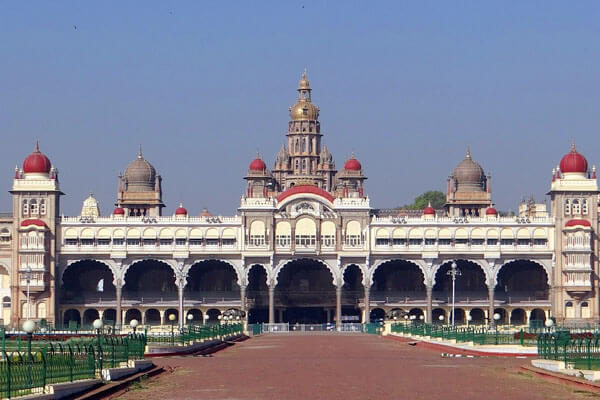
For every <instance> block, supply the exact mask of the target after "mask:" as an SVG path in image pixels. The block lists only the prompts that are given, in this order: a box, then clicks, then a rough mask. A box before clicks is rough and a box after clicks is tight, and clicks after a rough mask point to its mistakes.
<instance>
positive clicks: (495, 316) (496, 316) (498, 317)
mask: <svg viewBox="0 0 600 400" xmlns="http://www.w3.org/2000/svg"><path fill="white" fill-rule="evenodd" d="M500 318H502V316H501V315H500V314H498V313H494V328H496V344H498V321H499V320H500Z"/></svg>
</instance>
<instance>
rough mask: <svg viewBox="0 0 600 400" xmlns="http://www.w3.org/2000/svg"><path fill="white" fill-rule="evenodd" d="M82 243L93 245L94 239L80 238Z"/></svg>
mask: <svg viewBox="0 0 600 400" xmlns="http://www.w3.org/2000/svg"><path fill="white" fill-rule="evenodd" d="M80 243H81V245H82V246H93V245H94V239H80Z"/></svg>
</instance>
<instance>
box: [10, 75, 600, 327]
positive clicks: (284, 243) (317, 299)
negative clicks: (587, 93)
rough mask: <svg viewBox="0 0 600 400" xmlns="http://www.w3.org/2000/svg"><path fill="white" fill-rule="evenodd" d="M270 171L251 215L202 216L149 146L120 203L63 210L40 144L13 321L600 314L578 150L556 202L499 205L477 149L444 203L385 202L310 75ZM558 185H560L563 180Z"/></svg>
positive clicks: (260, 175)
mask: <svg viewBox="0 0 600 400" xmlns="http://www.w3.org/2000/svg"><path fill="white" fill-rule="evenodd" d="M286 136H287V140H286V142H287V144H286V145H284V146H283V147H282V148H281V150H280V151H279V153H278V154H277V156H276V158H275V162H274V165H273V168H272V169H269V168H268V167H267V165H266V164H265V162H264V161H263V160H262V159H261V158H260V157H257V158H256V159H254V160H252V161H251V162H250V165H249V168H248V172H247V174H246V176H245V177H244V179H245V181H246V187H245V190H243V196H242V197H241V202H240V206H239V208H238V214H237V215H234V216H220V215H211V214H210V213H209V212H208V211H206V210H205V211H203V212H202V213H201V214H200V215H198V216H192V215H189V214H188V212H187V210H186V209H185V208H184V207H183V205H180V206H179V207H177V208H172V209H169V208H168V207H166V206H165V204H164V203H163V200H162V187H161V176H160V175H159V174H158V172H157V171H156V170H155V168H154V167H153V166H152V164H151V163H150V162H148V161H147V160H146V159H145V158H144V156H143V154H142V152H141V150H140V152H139V154H138V155H137V157H136V158H135V160H133V161H132V162H131V163H130V164H129V166H128V167H127V169H126V170H125V172H124V173H123V174H121V175H120V176H119V181H118V182H119V184H118V189H117V196H116V202H115V206H116V207H115V208H114V210H113V212H112V213H111V214H110V215H105V216H103V215H101V213H100V210H99V207H98V203H97V202H96V200H95V199H94V198H93V196H91V195H90V197H88V198H87V199H85V201H84V202H83V207H82V210H81V213H80V215H77V216H62V215H61V212H60V198H61V196H62V195H63V193H62V192H61V190H60V184H59V179H58V172H57V170H56V169H55V168H54V166H53V164H52V163H51V162H50V160H49V159H48V157H46V156H45V155H44V154H42V153H41V152H40V150H39V148H38V147H37V145H36V148H35V151H34V152H33V153H32V154H30V155H29V156H27V157H26V158H25V161H24V162H23V165H22V166H21V167H17V168H15V171H14V180H13V185H12V188H11V190H10V193H11V194H12V196H13V210H12V213H7V214H1V215H0V267H1V268H0V292H1V293H0V297H2V303H1V307H0V310H1V316H2V318H3V321H4V324H6V325H11V326H20V324H21V323H22V322H23V321H24V320H26V319H35V320H46V321H47V322H49V323H54V324H56V325H62V324H68V323H69V322H70V321H75V322H77V323H79V324H83V325H85V324H90V323H91V322H92V321H93V320H95V319H96V318H99V317H101V318H104V319H105V320H107V321H114V322H115V323H116V324H117V325H120V324H126V323H129V321H130V320H131V319H134V318H135V319H138V320H139V321H141V322H142V323H143V324H147V325H152V324H160V323H163V322H165V321H166V320H167V316H168V315H170V314H175V315H176V316H177V318H178V321H179V323H180V324H181V325H183V324H184V323H185V321H186V320H187V319H188V315H191V317H190V318H192V319H193V320H196V321H200V320H209V321H211V320H216V319H217V316H218V315H219V314H220V313H222V312H224V311H225V310H228V309H232V308H233V309H239V310H243V311H246V312H247V315H248V321H249V322H291V323H295V322H301V323H302V322H326V321H328V322H333V321H353V322H358V321H369V320H370V319H373V318H382V317H384V315H385V314H386V313H387V312H389V311H391V310H403V311H405V312H407V313H410V314H413V315H416V316H417V317H420V316H421V315H422V316H423V319H424V320H427V321H432V320H433V321H436V320H438V319H439V318H440V316H443V318H444V319H448V318H451V316H450V312H451V310H452V287H453V285H452V276H451V273H450V270H451V265H452V263H453V262H456V265H457V267H458V270H459V271H460V275H458V276H456V286H455V296H456V297H455V304H456V315H455V316H454V317H455V319H456V321H458V322H467V321H468V322H470V323H486V322H487V321H489V320H490V319H491V316H492V315H494V314H496V313H497V314H499V315H500V318H501V319H500V322H505V323H509V322H510V323H514V324H526V323H528V322H530V321H531V320H540V321H541V320H545V319H546V318H549V317H554V318H556V319H557V320H558V321H560V322H573V323H577V322H591V321H594V322H597V321H598V320H599V318H600V302H599V295H598V289H597V288H596V287H597V286H598V238H597V232H598V208H599V197H598V194H599V192H598V186H597V182H596V172H595V168H591V169H590V168H588V163H587V161H586V159H585V158H584V156H583V155H581V154H580V153H578V152H577V151H576V149H575V146H574V145H573V146H572V148H571V150H570V151H569V152H568V153H567V154H566V155H565V156H564V157H563V158H562V159H561V160H560V163H559V166H558V167H556V168H555V169H554V170H552V174H551V176H550V175H549V182H550V185H549V186H550V187H549V195H550V199H551V207H550V210H549V211H548V210H547V209H546V205H545V204H535V202H532V201H531V202H523V203H522V204H521V205H520V207H519V213H518V215H514V216H500V215H499V213H498V212H497V211H496V209H495V208H494V207H493V202H492V189H491V177H490V176H489V175H487V174H486V173H484V170H483V168H482V167H481V166H480V165H479V164H478V163H477V162H475V160H474V159H473V157H472V155H471V153H470V152H469V150H467V152H466V155H465V158H464V159H463V160H462V161H460V163H459V164H458V165H457V167H456V168H455V169H454V171H453V172H452V173H451V174H450V176H449V177H448V184H447V188H446V204H445V206H444V208H443V209H439V210H435V209H433V208H432V207H430V206H428V207H426V208H425V209H424V210H420V211H418V212H414V211H410V212H409V211H402V210H396V209H388V210H386V209H375V208H373V207H372V206H371V200H370V199H369V197H368V196H367V195H366V190H365V181H366V179H367V177H366V176H365V174H364V170H363V167H362V164H361V163H360V162H359V160H358V159H356V158H355V156H354V155H353V156H352V157H351V158H349V159H348V160H346V161H345V162H344V164H343V167H342V168H341V169H337V168H336V164H335V162H334V158H333V156H332V154H331V153H330V152H329V150H328V149H327V147H326V146H324V145H322V137H323V133H322V131H321V125H320V122H319V108H318V107H317V106H316V105H315V104H314V103H313V102H312V93H311V88H310V84H309V81H308V79H307V77H306V74H303V76H302V79H301V80H300V84H299V87H298V98H297V100H296V103H295V104H294V105H293V106H292V107H290V121H289V124H288V131H287V135H286ZM550 178H551V179H550Z"/></svg>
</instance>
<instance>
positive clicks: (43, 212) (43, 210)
mask: <svg viewBox="0 0 600 400" xmlns="http://www.w3.org/2000/svg"><path fill="white" fill-rule="evenodd" d="M40 215H46V200H44V199H41V200H40Z"/></svg>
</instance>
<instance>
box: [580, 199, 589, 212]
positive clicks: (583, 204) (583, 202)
mask: <svg viewBox="0 0 600 400" xmlns="http://www.w3.org/2000/svg"><path fill="white" fill-rule="evenodd" d="M581 213H582V214H583V215H587V213H588V201H587V200H581Z"/></svg>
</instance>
